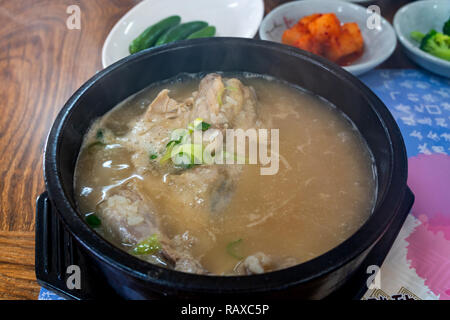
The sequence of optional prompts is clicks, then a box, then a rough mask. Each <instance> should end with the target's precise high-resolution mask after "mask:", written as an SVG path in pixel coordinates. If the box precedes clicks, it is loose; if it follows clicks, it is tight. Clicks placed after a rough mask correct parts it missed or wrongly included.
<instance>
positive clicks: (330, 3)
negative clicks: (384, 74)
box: [259, 0, 397, 75]
mask: <svg viewBox="0 0 450 320" xmlns="http://www.w3.org/2000/svg"><path fill="white" fill-rule="evenodd" d="M330 12H333V13H335V14H336V16H337V17H338V18H339V20H340V21H341V22H342V23H345V22H356V23H357V24H358V26H359V28H360V29H361V33H362V36H363V38H364V53H363V54H362V56H361V57H359V58H358V59H357V60H356V61H354V62H353V63H352V64H351V65H349V66H345V67H343V68H344V69H346V70H347V71H349V72H351V73H352V74H354V75H360V74H363V73H365V72H367V71H369V70H371V69H373V68H375V67H376V66H378V65H379V64H381V63H382V62H384V61H385V60H386V59H388V58H389V57H390V56H391V54H392V53H393V52H394V50H395V47H396V45H397V38H396V36H395V31H394V29H393V28H392V26H391V25H390V24H389V22H388V21H387V20H386V19H384V18H383V17H379V18H380V25H379V26H378V27H375V28H373V29H369V28H368V27H367V21H368V19H369V18H370V17H371V15H372V14H373V13H372V12H370V11H368V9H367V8H364V7H362V6H360V5H357V4H354V3H349V2H344V1H337V0H321V1H317V0H304V1H293V2H288V3H286V4H284V5H281V6H279V7H277V8H276V9H274V10H273V11H271V12H270V13H269V14H268V15H267V16H266V17H265V18H264V19H263V21H262V23H261V26H260V28H259V37H260V38H261V39H262V40H269V41H275V42H280V43H281V36H282V35H283V32H284V30H286V29H287V28H289V27H292V26H293V25H294V24H295V23H297V21H298V20H299V19H301V18H302V17H304V16H307V15H310V14H313V13H330Z"/></svg>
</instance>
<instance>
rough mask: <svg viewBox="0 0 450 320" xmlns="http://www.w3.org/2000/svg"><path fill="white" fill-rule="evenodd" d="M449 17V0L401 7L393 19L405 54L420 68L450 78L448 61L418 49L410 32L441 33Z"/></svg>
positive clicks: (428, 1) (414, 3)
mask: <svg viewBox="0 0 450 320" xmlns="http://www.w3.org/2000/svg"><path fill="white" fill-rule="evenodd" d="M449 17H450V0H426V1H417V2H413V3H410V4H408V5H406V6H404V7H402V8H401V9H400V10H399V11H397V13H396V14H395V17H394V28H395V32H397V36H398V39H399V40H400V43H401V44H402V46H403V48H404V49H405V53H406V54H407V55H408V56H409V57H410V58H411V59H412V60H413V61H414V62H416V63H417V64H418V65H420V66H421V67H423V68H425V69H427V70H429V71H431V72H434V73H437V74H439V75H442V76H445V77H449V78H450V61H446V60H443V59H440V58H438V57H435V56H432V55H431V54H429V53H426V52H424V51H422V50H420V48H419V45H420V44H419V43H418V42H417V41H415V40H414V39H412V38H411V31H420V32H422V33H427V32H428V31H430V29H435V30H436V31H439V32H442V26H443V25H444V23H445V21H447V19H448V18H449Z"/></svg>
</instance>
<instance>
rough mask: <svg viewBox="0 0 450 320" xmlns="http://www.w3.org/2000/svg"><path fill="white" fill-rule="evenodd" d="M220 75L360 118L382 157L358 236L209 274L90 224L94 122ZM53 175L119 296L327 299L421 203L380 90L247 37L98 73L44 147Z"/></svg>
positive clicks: (141, 57) (59, 203)
mask: <svg viewBox="0 0 450 320" xmlns="http://www.w3.org/2000/svg"><path fill="white" fill-rule="evenodd" d="M274 62H276V63H274ZM215 71H223V72H251V73H258V74H265V75H269V76H272V77H275V78H277V79H280V80H284V81H287V82H289V83H291V84H294V85H298V86H300V87H303V88H304V89H306V90H308V91H310V92H311V93H313V94H317V95H319V96H321V97H323V98H325V99H327V100H328V101H330V102H331V103H333V104H334V105H336V106H337V107H338V108H339V109H341V110H342V111H343V112H344V113H345V114H346V115H347V116H348V117H349V118H350V119H351V120H352V121H353V122H354V123H355V125H356V126H357V128H358V129H359V131H360V132H361V134H362V136H363V137H364V138H365V140H366V141H367V144H368V146H369V148H370V149H371V151H372V153H373V155H374V159H375V165H376V167H377V172H378V176H377V179H378V190H377V201H376V205H375V208H374V211H373V213H372V215H371V216H370V217H369V219H368V220H367V222H365V223H364V225H363V226H362V227H361V228H360V229H359V230H358V231H357V232H356V233H355V234H353V235H352V236H351V237H350V238H349V239H347V240H346V241H344V242H343V243H341V244H340V245H338V246H337V247H336V248H334V249H332V250H330V251H328V252H326V253H324V254H322V255H320V256H318V257H317V258H315V259H312V260H310V261H307V262H305V263H302V264H299V265H296V266H293V267H290V268H287V269H284V270H279V271H274V272H269V273H265V274H260V275H250V276H209V275H197V274H188V273H182V272H178V271H174V270H169V269H165V268H161V267H159V266H156V265H152V264H149V263H147V262H145V261H143V260H140V259H138V258H136V257H134V256H132V255H129V254H128V253H126V252H124V251H122V250H121V249H119V248H117V247H115V246H114V245H112V244H111V243H110V242H108V241H106V240H105V239H104V238H103V237H102V236H100V235H99V234H98V233H96V232H95V231H94V230H93V229H91V228H90V227H89V226H88V225H87V224H86V222H85V221H84V219H83V218H82V217H81V215H80V214H79V213H78V212H77V209H76V204H75V199H74V190H73V178H74V169H75V164H76V160H77V156H78V153H79V151H80V147H81V144H82V141H83V136H84V134H85V133H86V132H87V130H88V128H89V126H90V124H91V123H92V121H93V120H94V119H96V118H98V117H100V116H102V115H103V114H105V113H106V112H108V111H109V110H111V108H113V107H114V106H115V105H116V104H117V103H119V102H121V101H122V100H124V99H125V98H127V97H128V96H130V95H132V94H134V93H136V92H138V91H140V90H141V89H143V88H145V87H147V86H148V85H150V84H153V83H157V82H160V81H162V80H165V79H169V78H172V77H174V76H176V75H178V74H180V73H184V72H187V73H200V72H201V73H207V72H215ZM44 176H45V183H46V188H47V191H48V195H49V197H50V199H51V202H52V204H53V206H54V208H55V210H54V212H56V214H57V215H58V217H59V218H60V219H61V220H62V221H63V223H64V226H65V228H66V229H67V230H68V232H69V233H70V234H71V235H72V236H73V237H74V238H75V239H76V241H77V242H79V243H80V245H81V246H82V248H83V250H85V252H86V254H87V255H88V256H89V257H90V259H91V263H92V264H93V265H95V267H96V268H97V269H98V270H100V272H101V273H102V275H103V276H104V278H105V279H106V281H107V282H108V285H109V286H110V287H111V288H113V290H114V291H115V292H116V293H117V294H118V295H120V296H122V297H124V298H133V299H141V298H155V297H156V298H157V297H167V296H169V297H184V298H194V297H195V298H199V297H206V298H220V297H226V296H233V297H247V298H248V297H249V295H251V296H252V297H257V296H260V297H261V296H264V297H274V296H278V297H279V296H282V297H293V296H296V297H299V298H311V299H319V298H324V297H326V296H328V295H329V294H331V293H333V292H334V291H336V290H337V289H338V288H339V287H341V286H342V285H343V284H345V283H346V282H347V281H348V280H349V279H350V278H351V277H352V275H353V274H354V272H355V270H357V269H358V267H359V266H360V264H361V262H362V261H363V260H364V259H365V257H366V256H367V255H368V254H369V253H370V251H371V249H372V248H373V247H374V246H375V245H376V244H377V242H378V241H379V240H380V238H381V237H382V236H383V235H384V234H385V232H386V230H388V228H389V227H390V226H391V225H392V224H393V223H395V222H396V223H403V220H402V219H404V217H405V215H404V214H403V215H402V216H403V218H401V217H400V215H399V214H398V213H399V210H401V209H400V208H402V205H404V204H405V201H406V202H408V203H407V207H409V206H410V205H411V204H412V198H411V196H409V197H408V192H409V191H408V189H407V186H406V177H407V158H406V153H405V146H404V143H403V139H402V136H401V134H400V131H399V128H398V127H397V125H396V123H395V121H394V119H393V117H392V116H391V114H390V113H389V111H388V110H387V108H386V107H385V106H384V104H383V103H382V102H381V101H380V100H379V99H378V98H377V97H376V95H375V94H374V93H373V92H372V91H370V90H369V89H368V88H367V87H366V86H365V85H364V84H362V83H361V82H360V81H359V80H358V79H357V78H355V77H354V76H352V75H351V74H350V73H348V72H346V71H345V70H344V69H342V68H340V67H338V66H336V65H334V64H332V63H330V62H328V61H326V60H325V59H321V58H318V57H317V56H314V55H312V54H309V53H307V52H304V51H301V50H297V49H295V48H293V47H288V46H284V45H280V44H277V43H273V42H268V41H258V40H250V39H240V38H211V39H198V40H189V41H180V42H177V43H173V44H169V45H166V46H161V47H159V48H156V49H151V50H146V51H143V52H140V53H138V54H135V55H132V56H130V57H127V58H125V59H123V60H120V61H119V62H117V63H115V64H113V65H111V66H110V67H108V68H106V69H104V70H103V71H100V72H99V73H97V74H96V75H95V76H94V77H92V78H91V79H90V80H88V81H87V82H86V83H85V84H84V85H83V86H82V87H81V88H80V89H79V90H78V91H77V92H75V93H74V95H73V96H72V97H71V98H70V99H69V100H68V101H67V103H66V104H65V106H64V107H63V108H62V110H61V112H60V113H59V115H58V116H57V118H56V120H55V122H54V124H53V127H52V129H51V132H50V134H49V137H48V140H47V145H46V148H45V156H44ZM406 210H407V209H406ZM406 210H405V209H404V207H403V211H406ZM399 219H400V220H399ZM81 272H83V270H81Z"/></svg>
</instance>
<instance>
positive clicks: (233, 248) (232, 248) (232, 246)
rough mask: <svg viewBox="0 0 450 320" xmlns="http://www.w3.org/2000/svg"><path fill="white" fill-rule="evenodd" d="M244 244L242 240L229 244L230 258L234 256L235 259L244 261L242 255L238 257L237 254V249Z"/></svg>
mask: <svg viewBox="0 0 450 320" xmlns="http://www.w3.org/2000/svg"><path fill="white" fill-rule="evenodd" d="M241 242H242V239H238V240H236V241H231V242H230V243H228V244H227V252H228V254H229V255H230V256H232V257H233V258H236V259H238V260H242V259H243V257H241V256H240V255H238V254H237V253H236V247H237V246H238V245H239V244H240V243H241Z"/></svg>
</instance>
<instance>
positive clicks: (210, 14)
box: [102, 0, 264, 68]
mask: <svg viewBox="0 0 450 320" xmlns="http://www.w3.org/2000/svg"><path fill="white" fill-rule="evenodd" d="M175 14H176V15H179V16H180V17H181V22H182V23H183V22H188V21H193V20H202V21H206V22H208V23H209V24H210V25H213V26H215V27H216V36H219V37H221V36H222V37H242V38H253V37H254V36H255V34H256V32H257V31H258V27H259V24H260V23H261V20H262V17H263V15H264V2H263V0H189V1H188V0H164V1H162V0H144V1H142V2H141V3H139V4H138V5H136V6H135V7H133V8H132V9H131V10H130V11H128V12H127V13H126V14H125V15H124V16H123V17H122V18H121V19H120V20H119V21H118V22H117V23H116V24H115V26H114V27H113V28H112V30H111V32H110V33H109V35H108V37H107V38H106V40H105V43H104V44H103V50H102V64H103V67H104V68H106V67H107V66H109V65H110V64H113V63H114V62H116V61H118V60H120V59H122V58H124V57H126V56H128V55H129V54H130V53H129V52H128V46H129V44H130V42H131V41H133V39H134V38H136V37H137V36H138V35H139V34H140V33H141V32H142V31H144V30H145V29H146V28H147V27H148V26H150V25H152V24H154V23H156V22H158V21H160V20H162V19H164V18H166V17H168V16H171V15H175Z"/></svg>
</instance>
